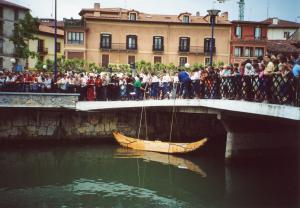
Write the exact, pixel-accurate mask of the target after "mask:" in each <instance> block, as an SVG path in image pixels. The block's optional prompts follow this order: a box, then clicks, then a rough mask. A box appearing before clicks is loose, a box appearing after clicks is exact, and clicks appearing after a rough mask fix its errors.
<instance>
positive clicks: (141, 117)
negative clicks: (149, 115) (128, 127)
mask: <svg viewBox="0 0 300 208" xmlns="http://www.w3.org/2000/svg"><path fill="white" fill-rule="evenodd" d="M143 111H144V107H142V111H141V116H140V124H139V131H138V139H140V133H141V126H142V119H143Z"/></svg>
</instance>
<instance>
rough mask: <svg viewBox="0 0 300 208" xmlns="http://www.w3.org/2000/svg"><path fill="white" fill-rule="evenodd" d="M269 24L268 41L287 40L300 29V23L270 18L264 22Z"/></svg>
mask: <svg viewBox="0 0 300 208" xmlns="http://www.w3.org/2000/svg"><path fill="white" fill-rule="evenodd" d="M263 22H264V23H268V24H269V26H268V40H287V39H289V38H290V37H291V36H292V35H293V34H294V33H295V32H296V31H297V30H298V29H299V28H300V23H297V22H291V21H287V20H281V19H278V18H276V17H275V18H269V19H266V20H264V21H263Z"/></svg>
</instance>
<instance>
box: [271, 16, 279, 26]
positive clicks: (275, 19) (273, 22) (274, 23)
mask: <svg viewBox="0 0 300 208" xmlns="http://www.w3.org/2000/svg"><path fill="white" fill-rule="evenodd" d="M278 21H279V19H278V18H277V17H275V18H273V19H272V24H273V25H278Z"/></svg>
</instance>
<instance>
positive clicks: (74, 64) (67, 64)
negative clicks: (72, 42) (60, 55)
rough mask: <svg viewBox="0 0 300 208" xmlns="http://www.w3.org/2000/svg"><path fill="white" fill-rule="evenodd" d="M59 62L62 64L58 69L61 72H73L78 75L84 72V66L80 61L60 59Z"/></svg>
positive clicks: (82, 61)
mask: <svg viewBox="0 0 300 208" xmlns="http://www.w3.org/2000/svg"><path fill="white" fill-rule="evenodd" d="M61 61H62V64H61V67H59V69H60V70H61V71H74V72H77V73H78V72H82V71H84V67H85V65H86V63H85V61H84V60H82V59H62V60H61ZM57 65H59V64H57Z"/></svg>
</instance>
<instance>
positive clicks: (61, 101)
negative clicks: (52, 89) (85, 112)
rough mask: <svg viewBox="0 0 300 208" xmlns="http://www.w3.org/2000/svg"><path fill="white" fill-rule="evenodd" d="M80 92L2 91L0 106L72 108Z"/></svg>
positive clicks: (0, 93)
mask: <svg viewBox="0 0 300 208" xmlns="http://www.w3.org/2000/svg"><path fill="white" fill-rule="evenodd" d="M78 96H79V94H66V93H17V92H0V108H71V109H75V105H76V102H77V101H78Z"/></svg>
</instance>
